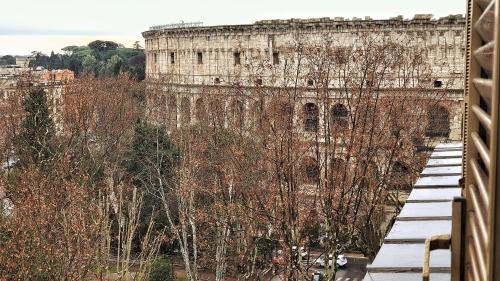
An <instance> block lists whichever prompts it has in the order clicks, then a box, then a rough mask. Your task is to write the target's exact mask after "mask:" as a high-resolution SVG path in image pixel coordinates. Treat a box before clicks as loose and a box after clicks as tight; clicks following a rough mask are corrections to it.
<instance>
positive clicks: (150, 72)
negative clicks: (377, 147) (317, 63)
mask: <svg viewBox="0 0 500 281" xmlns="http://www.w3.org/2000/svg"><path fill="white" fill-rule="evenodd" d="M367 34H369V35H370V36H373V37H375V38H379V39H382V40H383V39H384V38H388V39H389V38H390V39H391V40H394V39H396V40H398V41H400V42H411V43H410V44H418V45H419V46H424V47H425V48H426V50H427V53H426V57H427V59H428V60H429V63H430V65H431V67H432V72H433V77H435V78H436V80H437V81H441V82H442V86H437V87H446V88H447V89H449V91H448V94H447V95H446V96H445V98H444V99H445V100H447V101H448V102H449V103H450V104H451V105H452V106H451V107H450V112H449V114H450V118H449V119H450V129H451V132H450V136H449V137H450V139H453V140H459V139H460V138H461V123H462V121H461V120H462V114H461V112H462V103H463V95H462V91H463V71H464V58H465V20H464V18H463V17H462V16H460V15H458V16H449V17H444V18H440V19H431V17H430V16H428V15H417V16H415V18H413V19H411V20H406V19H402V18H401V17H397V18H392V19H389V20H371V19H369V18H367V19H364V20H361V19H352V20H344V19H341V18H335V19H329V18H321V19H309V20H297V19H292V20H268V21H259V22H256V23H255V24H251V25H230V26H212V27H190V28H174V29H163V30H150V31H146V32H144V33H143V36H144V38H145V42H146V76H147V78H148V79H155V78H162V77H168V84H172V85H177V86H179V87H182V86H186V87H182V91H179V95H178V97H177V99H176V100H175V101H171V102H167V101H165V102H164V104H165V109H166V111H168V112H171V111H175V112H171V113H169V116H170V118H169V120H170V121H172V122H177V125H179V123H180V122H179V121H180V119H181V118H180V115H181V109H180V107H181V101H182V98H187V99H189V101H190V105H189V108H190V109H191V110H190V114H191V115H193V116H192V118H190V119H189V120H195V116H194V109H195V108H194V104H195V103H196V99H197V98H200V97H202V96H203V93H204V92H206V91H205V90H201V88H203V89H205V88H206V87H207V86H208V87H225V86H232V85H235V84H237V85H241V86H244V87H254V86H256V84H259V85H263V86H292V85H283V83H282V81H283V79H277V76H279V75H281V74H282V73H283V71H282V70H283V69H284V67H285V65H287V64H289V63H290V61H292V60H293V59H294V54H295V53H294V52H293V49H294V48H296V47H297V46H298V45H299V44H301V43H304V42H305V43H307V44H308V45H309V46H321V45H322V44H324V43H325V42H326V41H329V42H331V44H333V45H337V46H348V45H352V44H353V43H354V42H356V40H362V39H363V37H365V36H366V35H367ZM291 50H292V51H291ZM278 78H280V77H278ZM281 78H282V77H281ZM299 80H300V81H298V86H301V87H307V86H308V83H310V82H309V78H308V77H301V79H299ZM277 81H280V82H279V84H278V82H277ZM338 86H339V85H336V84H335V80H332V82H331V84H330V85H329V87H330V88H331V89H332V91H335V89H336V88H337V87H338ZM224 102H225V106H224V107H225V108H226V107H228V105H230V104H231V100H230V98H229V99H227V100H225V101H224ZM169 105H170V106H169ZM170 107H172V108H170ZM245 107H250V105H245ZM173 116H176V117H175V118H174V117H173ZM172 119H175V120H172Z"/></svg>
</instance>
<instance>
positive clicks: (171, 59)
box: [170, 52, 175, 64]
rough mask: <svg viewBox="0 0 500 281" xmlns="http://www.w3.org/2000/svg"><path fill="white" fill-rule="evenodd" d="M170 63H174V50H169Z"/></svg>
mask: <svg viewBox="0 0 500 281" xmlns="http://www.w3.org/2000/svg"><path fill="white" fill-rule="evenodd" d="M170 63H171V64H174V63H175V54H174V52H171V53H170Z"/></svg>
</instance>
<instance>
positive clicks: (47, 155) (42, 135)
mask: <svg viewBox="0 0 500 281" xmlns="http://www.w3.org/2000/svg"><path fill="white" fill-rule="evenodd" d="M23 108H24V111H25V112H26V116H25V118H24V120H23V122H22V126H21V132H20V133H19V135H18V136H17V139H16V148H17V153H18V155H19V159H20V163H21V165H23V164H28V163H41V162H43V161H46V160H49V159H51V158H52V157H53V155H54V151H53V141H54V135H55V126H54V121H53V120H52V117H51V116H50V113H49V107H48V105H47V96H46V93H45V91H44V90H43V89H42V88H33V89H30V90H29V92H28V95H27V96H26V97H25V99H24V100H23Z"/></svg>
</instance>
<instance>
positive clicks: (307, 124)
mask: <svg viewBox="0 0 500 281" xmlns="http://www.w3.org/2000/svg"><path fill="white" fill-rule="evenodd" d="M303 110H304V130H305V131H306V132H316V131H317V130H318V123H319V110H318V107H317V106H316V105H315V104H314V103H306V104H305V105H304V109H303Z"/></svg>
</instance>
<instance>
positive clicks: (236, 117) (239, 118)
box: [230, 100, 245, 129]
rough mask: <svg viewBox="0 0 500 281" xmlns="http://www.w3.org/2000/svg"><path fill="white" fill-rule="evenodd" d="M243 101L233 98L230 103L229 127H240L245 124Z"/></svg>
mask: <svg viewBox="0 0 500 281" xmlns="http://www.w3.org/2000/svg"><path fill="white" fill-rule="evenodd" d="M244 114H245V103H244V101H241V100H234V101H233V102H232V103H231V118H230V120H231V127H233V128H239V129H242V128H243V126H244V125H245V115H244Z"/></svg>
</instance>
